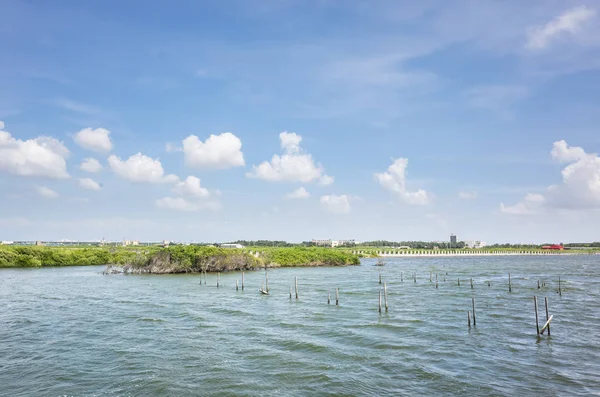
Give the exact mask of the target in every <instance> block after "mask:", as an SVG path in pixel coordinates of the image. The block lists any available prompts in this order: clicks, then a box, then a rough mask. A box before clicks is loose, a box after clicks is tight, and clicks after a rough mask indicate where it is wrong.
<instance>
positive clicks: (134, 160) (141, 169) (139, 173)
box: [108, 153, 179, 183]
mask: <svg viewBox="0 0 600 397" xmlns="http://www.w3.org/2000/svg"><path fill="white" fill-rule="evenodd" d="M108 164H109V165H110V168H111V169H112V170H113V172H114V173H115V174H117V175H118V176H120V177H121V178H123V179H127V180H129V181H132V182H146V183H173V182H177V181H178V180H179V178H177V176H175V175H172V174H170V175H165V171H164V169H163V167H162V164H161V163H160V160H158V159H152V158H150V157H148V156H146V155H143V154H142V153H137V154H134V155H133V156H131V157H129V158H128V159H127V160H125V161H122V160H121V159H120V158H119V157H117V156H115V155H114V154H113V155H112V156H110V157H109V158H108Z"/></svg>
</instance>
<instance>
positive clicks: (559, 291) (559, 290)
mask: <svg viewBox="0 0 600 397" xmlns="http://www.w3.org/2000/svg"><path fill="white" fill-rule="evenodd" d="M558 295H559V296H562V291H561V289H560V276H558Z"/></svg>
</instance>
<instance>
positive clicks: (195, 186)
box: [173, 176, 210, 198]
mask: <svg viewBox="0 0 600 397" xmlns="http://www.w3.org/2000/svg"><path fill="white" fill-rule="evenodd" d="M173 192H174V193H175V194H178V195H180V196H190V197H195V198H208V197H209V196H210V192H209V191H208V189H206V188H204V187H202V186H201V185H200V179H198V178H196V177H195V176H188V177H187V178H186V179H185V180H184V181H180V182H177V183H176V184H175V186H174V187H173Z"/></svg>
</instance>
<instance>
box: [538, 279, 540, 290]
mask: <svg viewBox="0 0 600 397" xmlns="http://www.w3.org/2000/svg"><path fill="white" fill-rule="evenodd" d="M538 289H540V280H538Z"/></svg>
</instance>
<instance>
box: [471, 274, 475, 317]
mask: <svg viewBox="0 0 600 397" xmlns="http://www.w3.org/2000/svg"><path fill="white" fill-rule="evenodd" d="M471 289H473V279H471ZM473 322H475V313H474V312H473Z"/></svg>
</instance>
